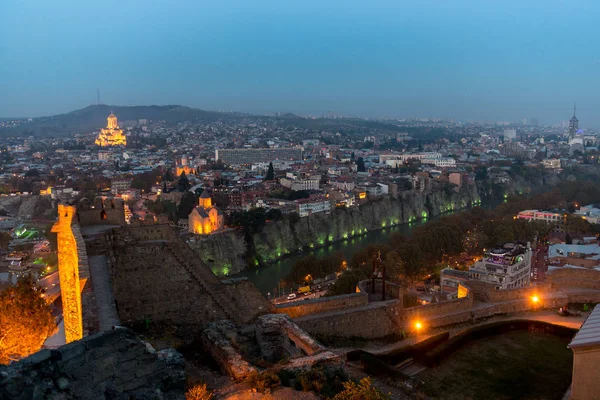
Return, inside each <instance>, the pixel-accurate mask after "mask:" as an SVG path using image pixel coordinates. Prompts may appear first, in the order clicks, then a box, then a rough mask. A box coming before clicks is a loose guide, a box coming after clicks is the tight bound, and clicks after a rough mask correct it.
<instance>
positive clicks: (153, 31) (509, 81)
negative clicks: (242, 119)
mask: <svg viewBox="0 0 600 400" xmlns="http://www.w3.org/2000/svg"><path fill="white" fill-rule="evenodd" d="M598 15H600V1H597V0H596V1H593V0H591V1H578V0H564V1H559V0H544V1H543V0H520V1H513V0H501V1H495V0H480V1H474V0H473V1H470V0H469V1H467V0H452V1H450V0H448V1H446V0H438V1H433V0H419V1H405V0H395V1H391V0H390V1H378V0H370V1H352V0H346V1H333V0H303V1H296V0H288V1H281V0H279V1H267V0H252V1H251V0H245V1H233V0H219V1H214V0H213V1H203V0H154V1H153V0H120V1H114V0H103V1H75V0H52V1H48V0H0V117H11V116H41V115H51V114H56V113H62V112H68V111H71V110H74V109H78V108H82V107H85V106H87V105H89V104H93V103H95V101H96V88H100V91H101V98H102V102H103V103H106V104H119V105H137V104H184V105H189V106H193V107H199V108H204V109H216V110H237V111H246V112H254V113H272V112H277V111H280V112H295V113H298V114H309V113H312V114H321V113H326V112H328V111H333V112H335V113H338V114H345V115H360V116H396V117H409V116H416V117H426V116H429V117H436V116H437V117H452V118H457V119H460V120H469V119H485V120H508V121H520V120H521V119H523V118H525V117H530V118H538V119H539V120H540V121H541V122H544V123H555V122H559V121H560V120H566V119H568V118H569V117H570V116H571V112H572V103H573V101H577V103H578V117H579V119H580V121H581V125H582V126H584V127H585V126H593V125H596V126H600V113H598V112H596V110H598V109H600V100H599V97H598V93H600V27H599V26H598V23H597V17H598Z"/></svg>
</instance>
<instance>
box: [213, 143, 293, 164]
mask: <svg viewBox="0 0 600 400" xmlns="http://www.w3.org/2000/svg"><path fill="white" fill-rule="evenodd" d="M215 160H217V161H218V160H221V161H223V162H224V163H225V164H231V165H242V164H255V163H261V162H262V163H268V162H271V161H275V160H288V161H292V160H302V149H300V148H293V147H282V148H275V149H217V150H215Z"/></svg>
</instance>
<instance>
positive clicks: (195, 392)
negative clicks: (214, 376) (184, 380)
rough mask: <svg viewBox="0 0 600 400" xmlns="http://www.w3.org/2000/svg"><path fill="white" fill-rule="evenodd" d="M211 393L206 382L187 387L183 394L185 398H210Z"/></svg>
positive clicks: (193, 399) (197, 399)
mask: <svg viewBox="0 0 600 400" xmlns="http://www.w3.org/2000/svg"><path fill="white" fill-rule="evenodd" d="M211 399H212V393H211V392H210V390H208V389H207V388H206V384H198V385H196V386H194V387H192V388H191V389H189V390H188V391H187V392H186V394H185V400H211Z"/></svg>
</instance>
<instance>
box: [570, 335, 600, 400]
mask: <svg viewBox="0 0 600 400" xmlns="http://www.w3.org/2000/svg"><path fill="white" fill-rule="evenodd" d="M594 347H596V348H594ZM598 363H600V349H598V348H597V346H589V348H579V349H577V348H574V349H573V382H572V383H571V400H588V399H598V398H600V379H598V370H597V369H596V368H595V366H596V365H598Z"/></svg>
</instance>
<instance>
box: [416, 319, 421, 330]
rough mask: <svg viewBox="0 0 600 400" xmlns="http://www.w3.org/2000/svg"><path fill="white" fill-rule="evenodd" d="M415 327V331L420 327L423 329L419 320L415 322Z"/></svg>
mask: <svg viewBox="0 0 600 400" xmlns="http://www.w3.org/2000/svg"><path fill="white" fill-rule="evenodd" d="M415 329H416V330H417V331H420V330H421V329H423V324H422V323H421V322H419V321H417V322H415Z"/></svg>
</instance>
